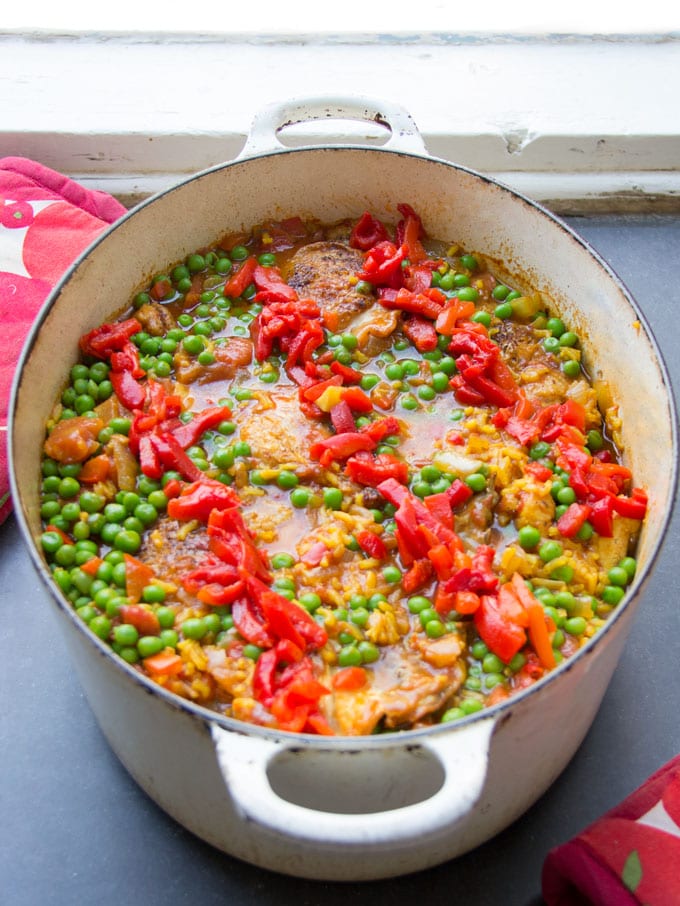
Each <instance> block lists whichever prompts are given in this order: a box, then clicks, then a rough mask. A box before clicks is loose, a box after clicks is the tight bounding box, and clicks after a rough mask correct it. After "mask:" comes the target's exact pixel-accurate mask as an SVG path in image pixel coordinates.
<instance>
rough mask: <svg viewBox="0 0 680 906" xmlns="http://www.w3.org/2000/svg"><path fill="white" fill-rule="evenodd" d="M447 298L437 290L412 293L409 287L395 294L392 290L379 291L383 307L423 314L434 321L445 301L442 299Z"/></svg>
mask: <svg viewBox="0 0 680 906" xmlns="http://www.w3.org/2000/svg"><path fill="white" fill-rule="evenodd" d="M440 297H441V298H442V299H446V296H445V295H444V294H443V293H439V292H438V291H437V290H432V289H429V290H425V292H422V293H412V292H409V290H407V289H403V288H402V289H400V290H399V292H398V293H397V294H396V296H395V295H393V294H392V293H391V292H382V291H379V292H378V301H379V302H380V304H381V305H382V306H383V308H389V309H391V310H399V311H406V312H409V313H410V314H412V315H422V316H423V317H424V318H429V319H430V320H431V321H434V320H435V319H436V318H437V317H438V316H439V313H440V312H441V310H442V307H443V303H442V302H441V301H440Z"/></svg>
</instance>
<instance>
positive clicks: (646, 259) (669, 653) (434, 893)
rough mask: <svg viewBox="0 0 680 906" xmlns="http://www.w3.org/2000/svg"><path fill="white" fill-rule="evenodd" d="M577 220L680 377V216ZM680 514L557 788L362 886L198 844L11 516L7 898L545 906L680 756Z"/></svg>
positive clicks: (1, 754)
mask: <svg viewBox="0 0 680 906" xmlns="http://www.w3.org/2000/svg"><path fill="white" fill-rule="evenodd" d="M569 222H570V224H571V225H572V226H573V227H575V228H576V229H577V230H578V231H579V232H580V233H581V234H582V235H583V236H585V238H586V239H588V240H589V241H590V242H591V244H592V245H593V246H594V247H595V248H596V249H597V250H598V251H599V252H600V253H601V254H602V256H603V257H604V258H605V259H606V260H607V261H608V262H609V263H610V264H611V265H612V266H613V268H614V269H615V270H616V271H617V273H618V274H619V276H620V277H621V278H622V280H623V281H624V283H626V284H627V286H628V288H629V289H630V291H631V292H632V294H633V295H634V296H635V298H636V299H637V301H638V303H639V305H640V308H641V309H642V311H643V313H644V314H645V316H646V317H647V319H648V321H649V323H650V325H651V327H652V330H653V332H654V333H655V335H656V338H657V341H658V343H659V346H660V348H661V350H662V353H663V355H664V356H665V359H666V364H667V366H668V369H669V371H670V374H671V380H672V382H673V384H674V386H675V387H678V386H680V354H679V353H678V348H679V347H680V317H679V315H678V312H680V218H673V217H644V218H643V217H639V218H634V217H592V218H571V219H570V221H569ZM612 329H616V325H612ZM677 509H678V508H677V506H676V515H675V517H674V519H673V522H672V523H671V527H670V532H669V536H668V538H667V540H666V543H665V546H664V549H663V551H662V553H661V557H660V559H659V561H658V565H657V567H656V569H655V572H654V575H653V577H652V579H651V581H650V582H649V584H648V592H647V595H646V597H645V599H644V601H643V602H642V605H641V607H640V609H639V611H638V615H637V618H636V623H635V625H634V628H633V632H632V634H631V637H630V639H629V641H628V644H627V647H626V650H625V652H624V656H623V658H622V660H621V662H620V664H619V666H618V668H617V670H616V673H615V675H614V678H613V681H612V683H611V685H610V687H609V690H608V692H607V694H606V696H605V699H604V702H603V704H602V707H601V709H600V711H599V713H598V715H597V718H596V720H595V722H594V724H593V726H592V728H591V730H590V732H589V734H588V735H587V737H586V739H585V741H584V743H583V745H582V746H581V748H580V749H579V751H578V753H577V754H576V756H575V757H574V759H573V760H572V761H571V763H570V764H569V766H568V767H567V769H566V770H565V771H564V773H563V774H562V776H561V777H560V778H559V779H558V780H557V781H556V782H555V784H554V785H553V787H552V788H551V789H550V790H549V791H548V792H547V793H546V794H545V795H544V796H543V797H542V798H541V799H540V800H539V801H538V802H537V803H536V804H535V805H534V806H533V807H532V808H531V809H530V810H529V811H528V812H527V813H526V814H525V815H524V816H523V817H521V818H520V819H519V820H518V821H516V822H515V823H514V824H513V825H512V826H511V827H510V828H508V829H507V830H505V831H504V832H503V833H501V834H499V835H498V836H497V837H496V838H494V839H493V840H491V841H490V842H488V843H486V844H485V845H483V846H481V847H480V848H478V849H477V850H475V851H473V852H471V853H469V854H467V855H465V856H463V857H461V858H459V859H457V860H454V861H452V862H448V863H446V864H444V865H442V866H440V867H438V868H435V869H431V870H429V871H426V872H422V873H420V874H417V875H411V876H408V877H403V878H396V879H394V880H388V881H381V882H375V883H370V884H348V885H343V884H330V883H320V882H312V881H303V880H298V879H295V878H289V877H284V876H279V875H275V874H271V873H269V872H266V871H263V870H259V869H257V868H254V867H252V866H250V865H246V864H244V863H241V862H238V861H236V860H235V859H232V858H230V857H228V856H226V855H223V854H221V853H220V852H218V851H216V850H214V849H212V848H211V847H210V846H208V845H207V844H204V843H203V842H202V841H200V840H198V839H196V838H195V837H193V836H192V835H191V834H189V833H188V832H187V831H185V830H184V829H183V828H182V827H181V826H179V825H178V824H176V823H175V822H174V821H173V820H172V819H171V818H169V817H168V816H167V815H165V813H163V812H162V811H161V810H160V809H159V808H158V807H157V806H156V805H155V804H154V803H153V802H152V801H151V800H150V799H149V798H148V797H147V796H146V794H145V793H143V792H142V791H141V789H140V788H139V787H137V785H136V784H135V782H134V781H133V780H132V779H131V778H130V777H129V775H128V774H127V773H126V771H125V770H124V768H123V767H122V766H121V765H120V764H119V762H118V761H117V759H116V757H115V756H114V755H113V753H112V752H111V750H110V749H109V747H108V745H107V743H106V741H105V740H104V737H103V736H102V734H101V732H100V730H99V728H98V726H97V724H96V722H95V720H94V718H93V716H92V713H91V712H90V710H89V707H88V705H87V703H86V701H85V699H84V697H83V693H82V690H81V688H80V686H79V684H78V681H77V679H76V678H75V676H74V674H73V672H72V670H71V669H70V665H69V661H68V659H67V656H66V652H65V647H64V644H63V642H62V639H61V636H60V635H59V634H58V630H57V624H56V621H55V620H54V619H53V617H52V614H51V612H50V606H49V602H48V600H47V594H46V592H45V591H44V590H43V588H42V585H41V583H40V582H39V580H38V578H37V575H36V574H35V573H34V571H33V568H32V566H31V563H30V560H29V557H28V554H27V551H26V549H25V547H24V545H23V542H22V540H21V538H20V536H19V532H18V529H17V525H16V522H15V520H14V518H13V517H11V518H10V519H9V520H8V521H7V522H6V523H5V524H4V525H3V526H2V527H0V690H1V691H0V701H1V702H2V713H1V714H0V902H1V903H3V904H7V906H36V904H60V906H61V904H67V906H71V904H81V903H82V904H85V903H87V904H89V903H92V902H96V903H97V904H98V906H108V904H116V906H119V904H121V903H144V904H145V906H156V904H158V906H174V904H185V903H186V904H189V903H191V904H201V906H212V904H226V903H228V904H230V906H247V904H258V906H259V904H263V906H268V904H289V903H290V904H293V903H294V904H296V906H316V904H324V906H348V904H367V906H368V904H374V903H376V902H377V903H384V902H392V903H394V904H395V906H399V904H402V903H403V904H406V903H409V904H411V903H413V902H415V901H416V900H417V899H418V898H419V899H420V900H421V901H422V902H427V903H428V906H439V904H442V906H444V904H446V906H449V904H450V903H452V902H464V903H465V904H466V906H487V904H489V906H492V904H493V906H539V904H540V903H541V898H540V873H541V866H542V863H543V860H544V858H545V855H546V853H547V852H548V850H549V849H551V848H552V847H554V846H556V845H558V844H560V843H562V842H565V841H566V840H568V839H569V838H570V837H572V836H573V835H574V834H576V833H578V832H579V831H580V830H581V829H582V828H583V827H585V826H586V825H587V824H589V823H591V822H592V821H594V820H595V819H596V818H597V817H598V816H599V815H601V814H602V813H603V812H604V811H606V810H607V809H609V808H611V807H612V806H614V805H616V804H617V803H618V802H619V801H620V800H622V799H623V798H625V797H626V796H627V795H628V794H629V793H630V792H632V790H633V789H635V788H636V787H637V786H638V785H639V784H641V783H642V782H643V781H644V780H645V779H646V778H647V777H648V776H649V775H650V774H651V773H653V772H654V771H655V770H656V769H657V768H659V767H660V766H661V765H662V764H664V762H666V761H668V760H669V759H670V758H671V757H673V756H674V755H676V754H678V752H680V720H678V710H679V706H680V672H679V670H678V650H679V649H678V643H677V640H678V638H679V637H680V600H679V596H678V593H677V588H678V575H677V574H676V569H677V564H678V561H679V560H680V533H679V530H678V513H677Z"/></svg>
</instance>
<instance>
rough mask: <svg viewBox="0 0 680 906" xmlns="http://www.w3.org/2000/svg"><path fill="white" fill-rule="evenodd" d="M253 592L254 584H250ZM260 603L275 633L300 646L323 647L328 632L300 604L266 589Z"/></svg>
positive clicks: (259, 599) (259, 598)
mask: <svg viewBox="0 0 680 906" xmlns="http://www.w3.org/2000/svg"><path fill="white" fill-rule="evenodd" d="M250 589H251V594H252V585H251V586H250ZM258 604H259V605H260V607H261V608H262V613H263V614H264V617H265V619H266V620H267V622H268V624H269V628H270V630H271V632H273V633H274V635H276V636H278V638H281V639H289V640H290V641H291V642H293V644H294V645H297V646H298V647H299V648H302V649H305V648H308V649H316V648H323V646H324V645H325V644H326V642H327V641H328V633H327V632H326V630H325V629H324V628H323V626H320V625H319V624H318V623H317V622H316V620H315V619H314V618H313V617H312V616H310V614H309V613H307V611H306V610H305V609H304V608H303V607H301V606H300V605H299V604H294V603H293V602H292V601H289V600H288V598H284V597H283V595H279V594H277V593H276V592H275V591H270V590H269V589H266V590H265V591H263V592H262V593H261V594H260V595H259V597H258Z"/></svg>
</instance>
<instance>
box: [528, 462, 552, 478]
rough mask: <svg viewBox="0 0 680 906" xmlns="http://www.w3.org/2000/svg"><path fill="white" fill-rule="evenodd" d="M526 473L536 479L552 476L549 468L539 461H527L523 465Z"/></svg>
mask: <svg viewBox="0 0 680 906" xmlns="http://www.w3.org/2000/svg"><path fill="white" fill-rule="evenodd" d="M524 471H525V472H526V474H527V475H530V476H531V477H532V478H535V479H536V481H548V480H550V479H551V478H552V477H553V473H552V471H551V469H549V468H548V467H547V466H544V465H542V464H541V463H540V462H528V463H527V464H526V465H525V466H524Z"/></svg>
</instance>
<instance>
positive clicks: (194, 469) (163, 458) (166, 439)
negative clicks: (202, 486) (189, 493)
mask: <svg viewBox="0 0 680 906" xmlns="http://www.w3.org/2000/svg"><path fill="white" fill-rule="evenodd" d="M150 438H151V445H152V446H153V448H154V450H155V452H156V456H157V457H158V459H159V461H160V462H161V464H162V465H163V466H164V467H165V468H166V469H172V470H174V471H176V472H179V474H180V475H181V476H182V478H184V479H185V480H186V481H200V480H201V479H202V478H203V477H204V476H203V472H201V470H200V469H199V468H198V466H197V465H196V464H195V463H194V462H193V460H191V459H189V457H188V456H187V454H186V453H185V452H184V450H183V449H182V448H181V447H180V445H179V444H178V443H177V441H176V440H175V438H174V437H173V436H172V434H163V435H161V434H151V435H150Z"/></svg>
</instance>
